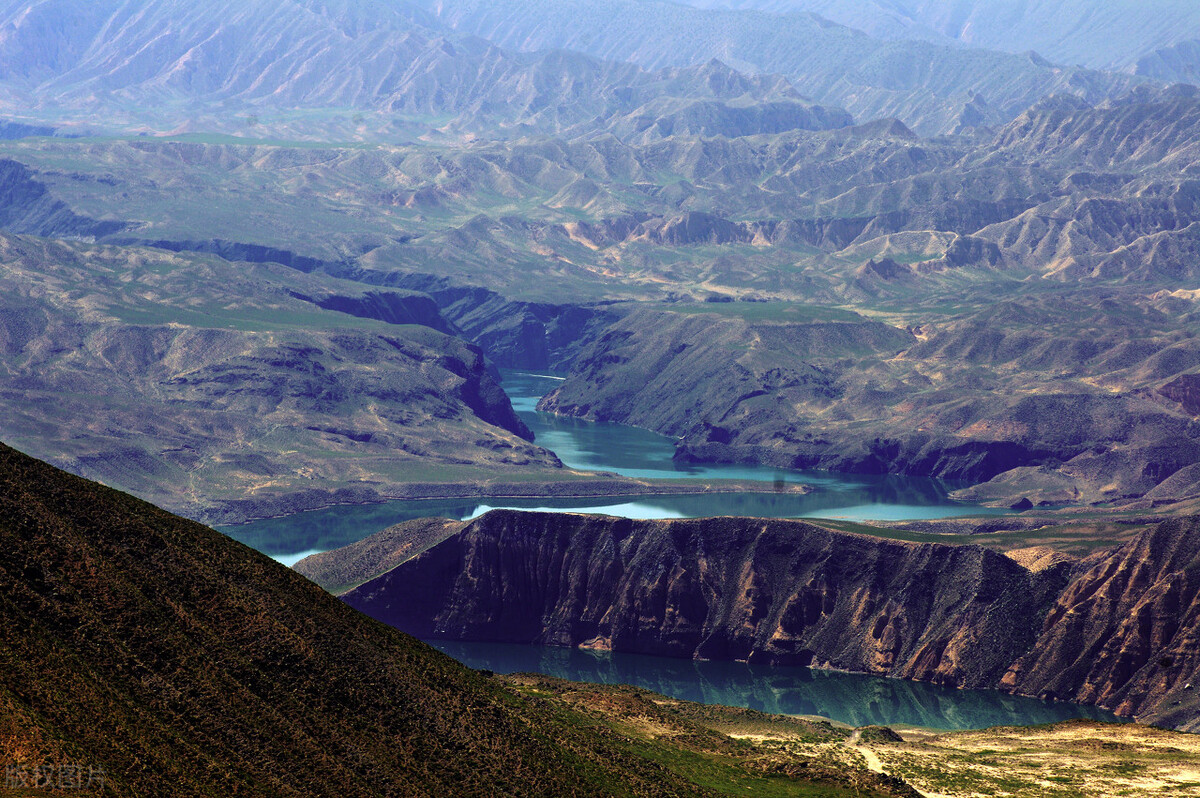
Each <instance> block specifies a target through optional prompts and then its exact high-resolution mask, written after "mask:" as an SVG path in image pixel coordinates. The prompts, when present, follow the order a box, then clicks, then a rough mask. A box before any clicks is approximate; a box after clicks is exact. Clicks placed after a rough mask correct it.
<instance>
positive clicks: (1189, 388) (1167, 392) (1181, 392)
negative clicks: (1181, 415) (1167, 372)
mask: <svg viewBox="0 0 1200 798" xmlns="http://www.w3.org/2000/svg"><path fill="white" fill-rule="evenodd" d="M1158 392H1159V393H1160V394H1162V395H1163V396H1165V397H1167V398H1168V399H1170V400H1171V401H1172V402H1178V403H1179V405H1180V407H1182V408H1183V409H1184V410H1185V411H1187V412H1188V413H1189V414H1191V415H1193V416H1200V374H1184V375H1182V376H1180V377H1178V378H1176V379H1174V380H1172V381H1171V382H1169V383H1167V384H1166V385H1164V386H1163V387H1161V388H1159V389H1158Z"/></svg>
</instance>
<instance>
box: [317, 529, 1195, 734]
mask: <svg viewBox="0 0 1200 798" xmlns="http://www.w3.org/2000/svg"><path fill="white" fill-rule="evenodd" d="M431 528H433V529H435V531H436V535H435V536H434V537H433V538H429V541H430V543H432V545H430V546H429V547H428V548H427V549H424V550H423V551H422V552H421V553H419V554H415V556H411V558H408V559H405V560H404V561H403V562H401V563H400V564H399V565H395V566H394V567H391V570H388V571H387V572H386V573H384V574H382V575H380V576H376V577H374V578H372V579H370V580H369V581H367V582H365V583H364V584H362V585H360V586H358V587H355V588H353V589H352V590H350V591H349V592H346V593H344V594H343V596H342V598H343V599H344V600H345V601H346V602H347V603H349V604H350V605H351V606H353V607H355V608H357V609H360V610H362V611H364V612H366V613H367V614H369V615H372V616H373V617H376V618H378V619H380V620H383V621H385V622H387V623H390V624H392V625H395V626H397V627H398V628H401V629H405V630H407V631H410V632H412V633H414V634H417V635H421V636H429V637H446V638H450V639H463V640H491V641H507V642H522V643H540V644H550V645H563V646H582V647H594V648H602V649H611V650H614V651H628V652H637V653H647V654H658V655H666V656H676V657H685V658H693V657H696V658H706V659H738V660H749V661H751V662H770V663H786V664H801V665H813V666H817V667H831V668H837V669H846V670H854V671H861V672H866V673H874V674H879V675H886V676H893V677H899V678H907V679H916V680H923V681H933V682H938V683H942V684H950V685H956V686H960V687H999V688H1001V689H1005V690H1008V691H1011V692H1015V693H1020V694H1024V695H1033V696H1038V697H1052V698H1058V699H1064V700H1072V701H1080V702H1086V703H1095V704H1099V705H1100V706H1104V707H1108V708H1111V709H1113V710H1115V711H1117V712H1118V713H1120V714H1123V715H1127V716H1130V717H1135V718H1137V719H1138V720H1139V721H1141V722H1147V723H1169V724H1171V725H1173V726H1175V727H1177V728H1182V729H1187V730H1195V729H1197V728H1200V725H1198V724H1200V721H1198V720H1197V717H1198V715H1197V712H1196V710H1197V708H1198V707H1200V700H1197V699H1196V698H1195V696H1194V691H1192V684H1193V682H1194V680H1195V679H1196V678H1197V677H1200V659H1197V658H1196V657H1195V656H1194V652H1193V651H1192V649H1194V646H1193V645H1192V642H1191V641H1192V640H1193V638H1194V637H1195V629H1196V626H1197V619H1196V618H1195V617H1194V615H1195V613H1194V612H1193V610H1192V607H1193V600H1194V598H1195V596H1193V593H1194V592H1195V588H1196V586H1195V585H1193V584H1192V581H1194V580H1192V579H1191V577H1190V576H1189V574H1190V573H1191V572H1192V571H1193V570H1195V568H1196V562H1197V551H1198V549H1197V548H1196V547H1197V545H1200V544H1198V543H1197V541H1200V522H1197V521H1196V519H1193V518H1188V519H1180V520H1177V521H1170V522H1166V523H1163V524H1160V525H1158V526H1156V527H1153V528H1152V529H1150V530H1149V531H1147V532H1145V533H1144V534H1142V535H1141V536H1139V537H1138V538H1136V539H1135V540H1134V541H1133V542H1131V543H1129V544H1127V545H1125V546H1123V547H1120V548H1118V549H1116V550H1113V551H1108V552H1101V553H1098V554H1096V555H1093V556H1091V557H1089V558H1088V559H1086V560H1083V561H1073V560H1071V559H1069V558H1062V557H1050V558H1047V557H1045V556H1038V557H1034V558H1029V557H1025V558H1023V559H1024V560H1025V561H1026V562H1027V565H1022V564H1020V563H1018V562H1017V561H1016V560H1014V559H1011V558H1008V557H1006V556H1004V555H1002V554H998V553H996V552H992V551H990V550H986V549H982V548H979V547H975V546H947V545H942V544H911V543H902V542H898V541H891V540H884V539H880V538H873V537H867V536H861V535H853V534H847V533H839V532H832V531H830V530H827V529H824V528H821V527H818V526H814V525H812V524H808V523H804V522H797V521H769V520H761V519H736V518H715V519H699V520H681V521H632V520H626V519H616V518H604V517H588V516H576V515H567V514H534V513H518V512H512V511H493V512H491V513H488V514H487V515H485V516H483V517H481V518H479V519H476V520H474V521H470V522H459V523H457V524H456V525H454V527H453V529H452V527H451V526H450V525H448V524H446V523H440V524H437V525H435V526H434V527H431ZM412 531H413V530H412V529H410V530H409V532H410V533H412ZM385 534H386V533H385ZM415 534H417V536H418V537H421V535H422V534H423V533H421V532H420V531H419V530H418V531H417V532H416V533H415ZM447 535H448V536H447ZM426 537H427V536H426ZM389 539H390V538H389ZM367 545H368V544H367V543H365V542H364V544H363V546H367ZM368 548H369V546H368ZM360 549H362V550H363V551H365V550H366V549H363V548H362V547H360ZM409 550H410V551H413V552H415V551H417V550H419V549H411V548H410V549H409ZM355 551H356V555H355V556H356V557H357V556H359V554H361V552H360V550H359V549H356V550H355ZM344 556H346V555H340V557H341V558H344ZM406 556H408V555H405V554H403V553H401V554H398V555H397V556H396V557H395V558H394V559H389V560H388V561H387V563H386V564H387V565H391V564H392V562H394V561H395V560H398V559H402V558H405V557H406ZM340 557H339V553H338V552H333V553H329V554H326V555H323V559H322V560H321V561H319V562H318V561H316V560H310V561H308V562H307V563H301V564H300V570H301V571H302V572H305V573H308V574H309V575H310V576H314V577H316V578H318V579H320V580H326V576H325V575H326V574H328V573H331V571H330V570H329V569H330V568H331V567H332V566H334V565H336V564H338V563H339V559H340ZM359 565H360V566H361V565H362V563H359ZM326 581H327V580H326Z"/></svg>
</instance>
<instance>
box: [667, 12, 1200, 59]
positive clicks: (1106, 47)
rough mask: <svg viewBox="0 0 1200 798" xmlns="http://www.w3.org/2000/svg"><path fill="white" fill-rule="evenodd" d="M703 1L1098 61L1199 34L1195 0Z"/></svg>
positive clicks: (899, 35) (889, 33)
mask: <svg viewBox="0 0 1200 798" xmlns="http://www.w3.org/2000/svg"><path fill="white" fill-rule="evenodd" d="M683 1H684V2H685V3H687V4H689V5H694V6H697V7H702V8H739V9H756V10H762V11H772V12H777V13H795V12H812V13H816V14H820V15H821V16H823V17H825V18H827V19H830V20H832V21H834V22H837V23H839V24H842V25H848V26H850V27H852V28H857V29H858V30H862V31H865V32H867V33H869V34H871V35H872V36H877V37H879V38H882V39H928V40H931V41H941V42H952V41H957V42H961V43H963V44H967V45H970V46H973V47H984V48H987V49H991V50H1004V51H1006V52H1013V53H1020V52H1026V51H1028V50H1035V51H1037V52H1038V53H1039V54H1041V55H1043V56H1045V57H1046V58H1048V59H1050V60H1052V61H1058V62H1061V63H1064V64H1083V65H1085V66H1088V67H1093V68H1097V69H1111V68H1119V69H1133V68H1134V67H1135V66H1136V65H1137V63H1138V62H1139V61H1140V59H1142V58H1143V57H1144V56H1146V55H1148V54H1149V53H1152V52H1155V51H1157V50H1160V49H1163V48H1167V47H1170V46H1172V45H1175V44H1177V43H1179V42H1181V41H1184V40H1186V39H1195V38H1196V37H1197V36H1198V35H1200V3H1196V2H1194V0H683ZM1193 79H1194V78H1193Z"/></svg>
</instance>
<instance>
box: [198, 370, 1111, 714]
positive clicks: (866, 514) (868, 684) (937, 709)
mask: <svg viewBox="0 0 1200 798" xmlns="http://www.w3.org/2000/svg"><path fill="white" fill-rule="evenodd" d="M559 379H560V378H557V377H554V376H551V375H537V374H529V373H523V372H511V371H510V372H505V374H504V388H505V390H506V391H507V392H508V395H509V398H510V399H511V400H512V403H513V407H514V408H515V409H516V410H517V412H518V413H519V414H520V416H521V418H522V420H524V421H525V423H526V424H528V425H529V427H530V429H532V430H533V431H534V433H535V435H536V436H537V442H538V444H539V445H541V446H543V447H545V448H547V449H550V450H552V451H553V452H555V453H556V454H557V455H558V457H559V458H560V459H561V460H562V461H563V463H564V464H566V465H567V466H570V467H572V468H578V469H586V470H595V471H607V472H610V473H616V474H621V475H624V476H630V477H638V478H656V479H701V478H703V479H714V478H724V479H739V480H754V481H762V482H769V483H772V485H773V486H774V484H776V483H779V482H784V483H801V484H806V485H809V486H811V487H813V488H814V490H813V491H812V492H810V493H807V494H789V493H786V492H783V493H776V492H774V491H773V490H772V491H771V492H764V493H753V492H746V493H718V494H694V495H686V494H685V495H678V496H641V497H622V498H620V499H612V500H608V501H604V500H597V499H594V498H592V499H586V498H583V499H580V498H574V499H572V498H555V499H528V498H521V499H487V500H484V499H469V498H468V499H453V500H423V501H397V502H387V503H383V504H371V505H362V506H354V507H331V508H326V509H323V510H314V511H311V512H306V513H298V514H296V515H292V516H288V517H286V518H273V519H267V520H263V521H256V522H253V523H249V524H242V525H239V526H232V527H225V528H223V529H222V531H224V532H225V533H226V534H228V535H230V536H231V537H234V538H236V539H237V540H240V541H242V542H243V543H246V544H247V545H250V546H252V547H254V548H256V549H258V550H259V551H262V552H263V553H265V554H268V555H270V556H272V557H274V558H276V559H277V560H279V561H280V562H283V563H285V564H288V565H291V564H293V563H295V562H296V561H297V560H299V559H300V558H301V557H303V556H306V555H308V554H310V553H314V552H318V551H326V550H328V549H332V548H336V547H338V546H344V545H346V544H348V543H353V542H354V541H357V540H360V539H362V538H363V537H366V536H367V535H370V534H372V533H374V532H377V531H379V530H380V529H383V528H385V527H387V526H390V525H392V524H395V523H398V522H400V521H404V520H408V519H411V518H423V517H429V516H443V517H449V518H457V519H466V518H473V517H475V516H477V515H481V514H482V513H484V512H486V511H487V510H489V509H492V508H494V507H508V508H516V509H544V510H562V509H569V510H572V511H575V512H603V513H607V514H609V515H620V516H626V517H630V518H695V517H706V516H713V515H747V516H758V517H772V518H841V519H848V520H883V521H899V520H911V519H930V518H947V517H954V516H961V515H979V514H993V513H995V512H996V511H994V510H988V509H986V508H980V507H974V506H971V505H964V504H960V503H956V502H954V501H952V500H951V499H950V498H949V492H950V490H952V489H953V488H954V487H955V486H953V485H947V484H946V483H943V482H941V481H939V480H933V479H921V478H915V477H899V476H862V475H851V474H833V473H828V472H820V471H786V470H780V469H773V468H764V467H756V466H742V465H684V464H678V463H676V462H675V461H674V460H673V459H672V454H673V453H674V445H673V442H672V441H671V439H669V438H665V437H663V436H661V435H657V434H655V433H653V432H650V431H647V430H642V429H637V428H634V427H627V426H622V425H618V424H596V423H591V422H586V421H581V420H578V419H570V418H560V417H558V416H554V415H550V414H546V413H538V412H537V411H536V405H537V401H538V399H539V398H540V397H541V396H543V395H544V394H546V393H548V392H549V391H551V390H553V389H554V387H555V386H556V385H557V384H558V382H559ZM430 642H431V643H432V644H433V645H435V646H437V647H438V648H440V649H441V650H443V651H445V652H446V653H448V654H449V655H451V656H453V657H455V658H456V659H458V660H460V661H461V662H463V663H464V664H466V665H468V666H469V667H472V668H478V669H487V670H491V671H495V672H497V673H515V672H519V671H533V672H539V673H546V674H549V675H552V676H557V677H561V678H565V679H573V680H578V681H589V682H598V683H619V684H632V685H637V686H639V687H644V688H646V689H650V690H654V691H656V692H660V693H664V694H666V695H669V696H673V697H675V698H680V699H684V700H689V701H699V702H704V703H716V704H726V705H730V706H742V707H750V708H753V709H759V710H762V711H764V712H778V713H785V714H794V715H819V716H822V717H827V718H831V719H833V720H836V721H840V722H844V723H848V724H852V725H855V726H861V725H865V724H884V725H903V724H910V725H915V726H925V727H930V728H936V729H978V728H985V727H988V726H997V725H1012V724H1033V723H1050V722H1054V721H1058V720H1066V719H1069V718H1076V717H1087V718H1092V719H1096V720H1114V719H1115V717H1114V716H1113V715H1112V714H1111V713H1109V712H1107V711H1105V710H1102V709H1099V708H1096V707H1087V706H1079V705H1075V704H1065V703H1047V702H1043V701H1037V700H1035V699H1030V698H1021V697H1016V696H1010V695H1006V694H1004V693H1000V692H998V691H992V690H955V689H951V688H946V687H938V686H935V685H928V684H919V683H913V682H905V681H900V680H896V679H883V678H879V677H874V676H864V675H859V674H848V673H830V672H824V671H817V670H809V669H808V668H786V667H766V666H755V665H748V664H745V663H736V662H692V661H688V660H674V659H665V658H662V657H651V656H644V655H638V654H621V653H601V652H590V651H580V650H575V649H564V648H554V647H547V646H525V645H513V644H508V643H460V642H450V641H430Z"/></svg>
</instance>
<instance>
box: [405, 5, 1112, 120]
mask: <svg viewBox="0 0 1200 798" xmlns="http://www.w3.org/2000/svg"><path fill="white" fill-rule="evenodd" d="M414 2H416V3H418V4H419V5H420V7H421V8H424V9H425V10H427V11H429V12H431V13H436V14H437V15H438V18H439V19H440V20H441V21H442V22H443V23H445V24H447V25H449V26H451V27H453V28H454V29H455V30H457V31H459V32H462V33H470V34H474V35H478V36H481V37H483V38H485V39H488V40H489V41H491V42H493V43H495V44H497V45H499V46H501V47H508V48H512V49H518V50H541V49H546V48H554V47H561V48H566V49H570V50H578V51H581V52H586V53H589V54H591V55H595V56H598V57H601V58H607V59H612V60H617V61H631V62H633V63H636V64H640V65H642V66H645V67H651V68H654V67H664V66H685V65H689V64H695V63H700V62H703V61H706V60H708V59H710V58H719V59H720V60H721V61H723V62H724V63H726V64H729V65H730V66H732V67H734V68H735V69H739V70H742V71H746V72H763V73H778V74H782V75H784V76H786V77H787V78H788V79H789V80H791V81H792V83H793V84H794V85H795V86H796V88H797V89H798V90H799V91H800V92H801V93H802V94H804V95H806V96H809V97H812V98H814V99H815V100H816V101H817V102H821V103H826V104H831V105H839V106H841V107H843V108H845V109H846V110H848V111H850V113H852V114H853V115H854V116H855V117H856V118H857V119H858V120H859V121H866V120H871V119H878V118H882V117H896V118H899V119H901V120H903V121H904V122H905V123H906V124H908V125H909V126H910V127H912V128H913V129H914V130H916V131H917V132H918V133H923V134H934V133H947V132H954V131H957V130H960V129H963V128H968V127H978V126H981V125H1001V124H1005V123H1007V122H1008V121H1010V120H1011V119H1013V118H1014V117H1016V116H1017V115H1018V114H1020V113H1021V112H1022V111H1023V110H1025V108H1027V107H1028V106H1030V105H1032V104H1033V103H1034V102H1037V100H1039V99H1040V98H1042V97H1044V96H1046V95H1048V94H1052V93H1069V94H1075V95H1077V96H1081V97H1083V98H1085V99H1087V100H1088V101H1090V102H1096V101H1099V100H1102V99H1104V98H1105V97H1108V96H1112V95H1113V94H1117V93H1121V92H1123V91H1124V90H1126V89H1127V88H1129V86H1131V85H1132V84H1133V82H1134V80H1133V79H1132V78H1130V77H1126V76H1117V75H1113V74H1107V73H1100V72H1094V71H1089V70H1086V69H1082V68H1077V67H1063V66H1057V65H1055V64H1052V63H1050V62H1048V61H1046V60H1044V59H1042V58H1041V57H1039V56H1037V55H1034V54H1026V55H1015V54H1008V53H999V52H994V51H985V50H979V49H970V48H964V47H961V46H959V45H958V44H955V45H954V46H942V45H936V44H931V43H928V42H911V41H882V40H880V39H875V38H872V37H870V36H867V35H865V34H863V33H861V32H859V31H856V30H853V29H851V28H848V27H844V26H841V25H836V24H834V23H832V22H829V21H828V20H826V19H823V18H821V17H818V16H816V15H813V14H790V15H786V16H781V15H778V14H771V13H765V12H759V11H732V10H705V9H697V8H690V7H687V6H681V5H676V4H674V3H668V2H660V1H659V0H648V1H647V2H635V1H634V0H599V1H598V2H583V1H582V0H502V1H501V2H491V1H489V2H484V1H483V0H436V2H435V0H414ZM580 20H586V21H587V24H580Z"/></svg>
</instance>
